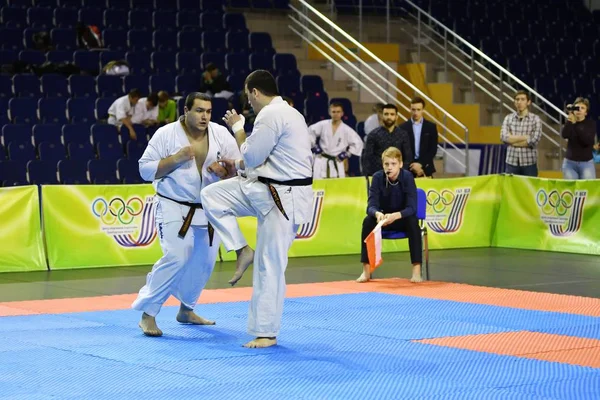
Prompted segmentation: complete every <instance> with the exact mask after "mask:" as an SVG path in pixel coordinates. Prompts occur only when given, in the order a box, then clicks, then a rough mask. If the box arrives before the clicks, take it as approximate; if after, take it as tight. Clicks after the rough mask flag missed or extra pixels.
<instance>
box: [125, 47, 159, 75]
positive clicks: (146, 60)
mask: <svg viewBox="0 0 600 400" xmlns="http://www.w3.org/2000/svg"><path fill="white" fill-rule="evenodd" d="M125 59H126V60H127V63H128V64H129V67H130V69H131V73H132V74H135V75H149V74H150V73H151V72H152V67H151V66H150V52H148V51H128V52H127V53H125Z"/></svg>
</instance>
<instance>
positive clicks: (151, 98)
mask: <svg viewBox="0 0 600 400" xmlns="http://www.w3.org/2000/svg"><path fill="white" fill-rule="evenodd" d="M146 101H149V102H150V103H152V106H153V107H156V106H157V105H158V94H157V93H150V95H149V96H148V97H147V98H146Z"/></svg>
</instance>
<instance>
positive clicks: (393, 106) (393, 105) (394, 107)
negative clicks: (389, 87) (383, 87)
mask: <svg viewBox="0 0 600 400" xmlns="http://www.w3.org/2000/svg"><path fill="white" fill-rule="evenodd" d="M386 108H387V109H388V110H389V109H393V110H394V111H396V113H398V107H396V105H395V104H391V103H388V104H385V105H384V106H383V109H382V111H383V110H385V109H386Z"/></svg>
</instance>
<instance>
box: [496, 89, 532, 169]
mask: <svg viewBox="0 0 600 400" xmlns="http://www.w3.org/2000/svg"><path fill="white" fill-rule="evenodd" d="M529 105H531V99H530V98H529V94H528V93H527V92H525V91H523V90H519V91H518V92H517V93H516V94H515V108H516V109H517V111H515V112H514V113H512V114H509V115H507V116H506V118H504V122H503V123H502V130H501V131H500V140H502V142H503V143H506V144H507V145H508V149H507V152H506V173H507V174H514V175H526V176H537V175H538V168H537V157H538V152H537V144H538V142H539V141H540V138H541V137H542V121H541V120H540V117H538V116H537V115H534V114H531V113H530V112H529Z"/></svg>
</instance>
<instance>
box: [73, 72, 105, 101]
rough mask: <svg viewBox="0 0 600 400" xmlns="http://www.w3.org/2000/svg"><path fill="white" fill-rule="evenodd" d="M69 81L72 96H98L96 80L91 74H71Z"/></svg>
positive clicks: (92, 97) (93, 97) (91, 97)
mask: <svg viewBox="0 0 600 400" xmlns="http://www.w3.org/2000/svg"><path fill="white" fill-rule="evenodd" d="M67 80H68V81H69V92H70V93H71V97H77V98H90V99H95V98H96V97H98V95H97V93H96V80H95V79H94V77H93V76H89V75H71V76H69V78H68V79H67Z"/></svg>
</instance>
